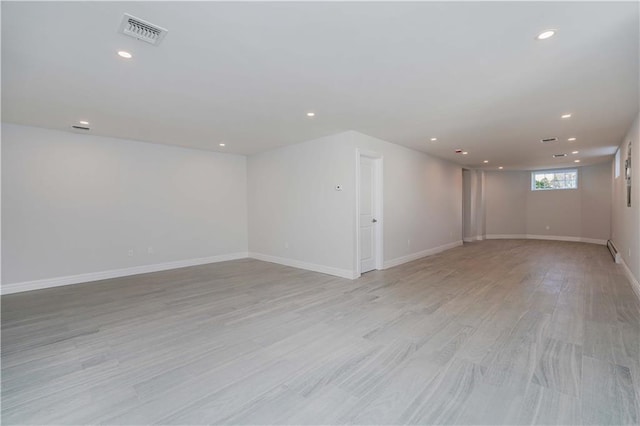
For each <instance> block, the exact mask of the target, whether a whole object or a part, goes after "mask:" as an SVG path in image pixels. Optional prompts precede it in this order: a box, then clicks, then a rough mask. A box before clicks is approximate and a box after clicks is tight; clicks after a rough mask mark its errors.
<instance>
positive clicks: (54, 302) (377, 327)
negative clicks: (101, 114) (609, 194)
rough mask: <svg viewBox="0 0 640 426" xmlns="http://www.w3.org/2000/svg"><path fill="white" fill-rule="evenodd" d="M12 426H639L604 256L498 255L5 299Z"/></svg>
mask: <svg viewBox="0 0 640 426" xmlns="http://www.w3.org/2000/svg"><path fill="white" fill-rule="evenodd" d="M1 307H2V311H1V315H2V347H1V351H2V385H1V386H2V387H1V390H2V423H3V424H61V425H66V424H127V425H134V424H144V425H147V424H187V423H188V424H193V423H197V424H204V423H207V424H381V423H384V424H405V423H406V424H431V423H438V424H496V425H497V424H504V425H507V424H508V425H510V424H567V425H569V424H571V425H574V424H575V425H577V424H637V423H638V421H639V413H640V391H638V388H639V386H640V301H639V300H638V299H637V297H636V295H635V293H633V290H632V289H631V287H630V284H629V282H628V281H627V280H626V278H625V276H624V272H623V271H622V270H621V269H620V266H619V265H616V264H615V263H613V262H612V261H611V258H610V256H609V254H608V252H607V250H606V248H605V247H603V246H598V245H593V244H583V243H570V242H561V241H533V240H528V241H526V240H492V241H482V242H474V243H470V244H465V245H464V246H462V247H458V248H455V249H452V250H448V251H446V252H444V253H440V254H437V255H434V256H430V257H426V258H423V259H419V260H416V261H413V262H410V263H406V264H404V265H400V266H398V267H395V268H391V269H387V270H383V271H373V272H370V273H367V274H365V275H363V276H362V277H361V278H360V279H357V280H346V279H342V278H336V277H332V276H328V275H324V274H319V273H314V272H309V271H304V270H300V269H295V268H289V267H284V266H280V265H276V264H272V263H266V262H260V261H257V260H252V259H241V260H235V261H230V262H222V263H217V264H211V265H200V266H194V267H190V268H183V269H177V270H170V271H164V272H158V273H151V274H144V275H138V276H132V277H122V278H116V279H111V280H104V281H100V282H94V283H87V284H79V285H74V286H66V287H59V288H51V289H45V290H38V291H31V292H26V293H18V294H13V295H8V296H3V297H2V306H1Z"/></svg>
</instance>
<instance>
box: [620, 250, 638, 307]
mask: <svg viewBox="0 0 640 426" xmlns="http://www.w3.org/2000/svg"><path fill="white" fill-rule="evenodd" d="M620 259H621V262H620V264H621V265H622V269H623V270H624V274H625V275H626V276H627V279H628V280H629V282H630V283H631V288H632V289H633V291H634V292H635V293H636V296H638V299H640V283H639V282H638V280H637V279H636V277H634V276H633V272H631V269H629V267H628V266H627V264H626V263H625V261H624V259H622V256H620Z"/></svg>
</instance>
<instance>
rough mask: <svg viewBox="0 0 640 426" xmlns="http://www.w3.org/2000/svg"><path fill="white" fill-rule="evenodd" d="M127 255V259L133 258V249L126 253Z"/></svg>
mask: <svg viewBox="0 0 640 426" xmlns="http://www.w3.org/2000/svg"><path fill="white" fill-rule="evenodd" d="M127 255H128V256H129V257H133V249H129V251H127Z"/></svg>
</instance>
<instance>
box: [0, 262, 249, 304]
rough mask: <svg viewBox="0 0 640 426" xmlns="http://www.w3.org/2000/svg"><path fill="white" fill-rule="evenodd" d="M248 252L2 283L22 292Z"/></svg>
mask: <svg viewBox="0 0 640 426" xmlns="http://www.w3.org/2000/svg"><path fill="white" fill-rule="evenodd" d="M248 255H249V254H248V253H247V252H240V253H230V254H221V255H218V256H209V257H200V258H196V259H185V260H176V261H173V262H165V263H156V264H152V265H142V266H132V267H130V268H122V269H112V270H108V271H100V272H88V273H85V274H78V275H68V276H64V277H55V278H45V279H41V280H34V281H23V282H17V283H10V284H2V287H1V290H2V294H3V295H4V294H12V293H20V292H23V291H31V290H40V289H43V288H51V287H60V286H64V285H71V284H82V283H87V282H91V281H101V280H108V279H110V278H120V277H127V276H131V275H138V274H147V273H149V272H160V271H167V270H169V269H178V268H186V267H188V266H197V265H205V264H207V263H217V262H226V261H228V260H236V259H246V258H247V257H249V256H248Z"/></svg>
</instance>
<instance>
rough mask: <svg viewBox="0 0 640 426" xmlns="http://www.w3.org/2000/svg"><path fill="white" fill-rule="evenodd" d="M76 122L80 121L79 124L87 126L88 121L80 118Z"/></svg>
mask: <svg viewBox="0 0 640 426" xmlns="http://www.w3.org/2000/svg"><path fill="white" fill-rule="evenodd" d="M78 123H80V124H84V125H85V126H88V125H89V122H88V121H85V120H80V121H78Z"/></svg>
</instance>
